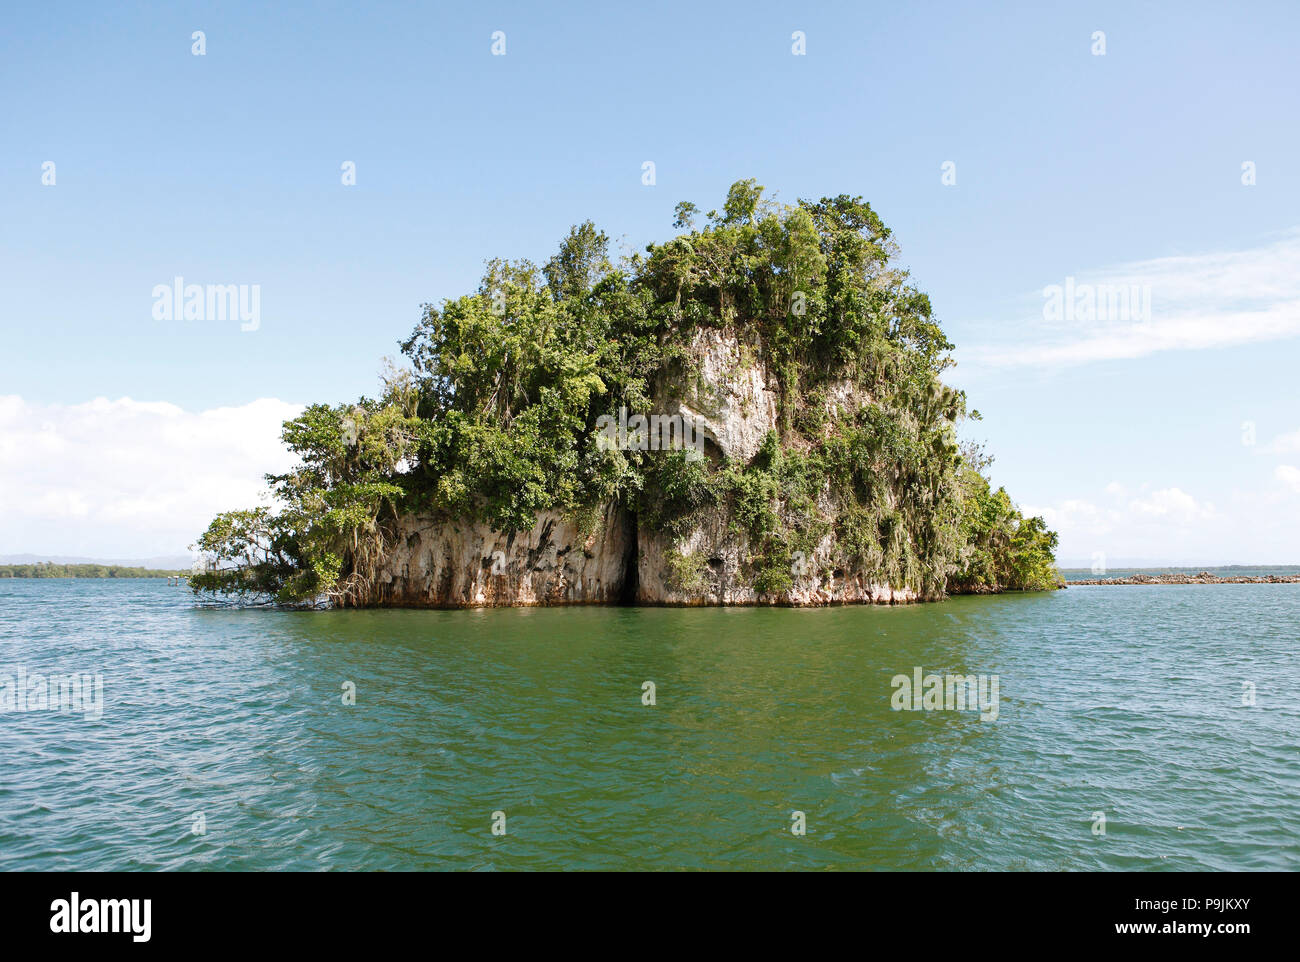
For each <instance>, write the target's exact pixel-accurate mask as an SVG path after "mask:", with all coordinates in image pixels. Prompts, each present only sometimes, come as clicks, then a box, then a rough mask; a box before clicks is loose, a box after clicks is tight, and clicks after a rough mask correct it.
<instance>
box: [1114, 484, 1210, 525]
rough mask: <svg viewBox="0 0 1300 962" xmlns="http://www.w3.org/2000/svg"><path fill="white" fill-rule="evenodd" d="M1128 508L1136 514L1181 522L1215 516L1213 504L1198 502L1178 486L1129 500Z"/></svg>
mask: <svg viewBox="0 0 1300 962" xmlns="http://www.w3.org/2000/svg"><path fill="white" fill-rule="evenodd" d="M1129 510H1130V511H1131V512H1133V513H1134V514H1136V515H1146V516H1152V517H1158V518H1168V519H1170V520H1171V521H1175V522H1178V523H1181V524H1190V523H1194V522H1198V521H1208V520H1210V519H1211V518H1214V517H1215V511H1214V505H1212V504H1210V503H1208V502H1205V503H1202V502H1199V501H1197V500H1196V499H1195V498H1193V497H1192V496H1191V495H1190V494H1188V493H1187V492H1186V491H1183V490H1181V489H1179V488H1162V489H1161V490H1159V491H1155V492H1153V493H1152V494H1150V495H1149V496H1148V497H1145V498H1139V499H1136V500H1133V501H1130V502H1129Z"/></svg>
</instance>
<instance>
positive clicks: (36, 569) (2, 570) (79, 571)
mask: <svg viewBox="0 0 1300 962" xmlns="http://www.w3.org/2000/svg"><path fill="white" fill-rule="evenodd" d="M188 575H189V572H188V571H161V570H158V569H155V568H127V567H124V566H122V565H94V564H71V565H69V564H53V563H51V562H49V561H38V562H36V563H35V564H22V565H0V578H175V577H177V576H180V577H187V576H188Z"/></svg>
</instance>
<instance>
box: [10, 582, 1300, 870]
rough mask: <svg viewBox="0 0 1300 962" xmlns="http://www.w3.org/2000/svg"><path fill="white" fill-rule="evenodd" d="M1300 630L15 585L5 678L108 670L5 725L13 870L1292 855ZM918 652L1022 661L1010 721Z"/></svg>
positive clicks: (1168, 600) (1086, 610)
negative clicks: (928, 695) (281, 599)
mask: <svg viewBox="0 0 1300 962" xmlns="http://www.w3.org/2000/svg"><path fill="white" fill-rule="evenodd" d="M1298 635H1300V585H1215V586H1160V587H1150V588H1147V587H1127V588H1123V589H1115V588H1105V587H1096V588H1088V587H1076V588H1071V589H1068V590H1066V591H1061V592H1055V593H1052V594H1041V595H1024V596H1017V597H973V598H957V599H954V600H952V601H949V602H946V603H943V604H938V605H923V606H913V607H904V608H893V609H888V608H856V607H855V608H837V609H825V610H811V611H798V610H780V609H778V610H767V609H711V610H702V609H693V610H691V609H688V610H679V609H630V608H627V609H617V608H604V609H597V608H587V609H534V610H527V609H524V610H494V611H451V612H441V611H386V612H300V613H289V612H274V611H265V610H260V611H237V610H218V609H202V608H197V607H195V606H194V604H193V602H192V599H191V596H190V594H189V592H188V590H186V589H184V588H176V587H168V586H167V585H166V584H165V582H163V581H159V580H141V581H115V582H103V581H21V580H15V581H3V582H0V675H3V674H4V673H9V674H10V675H14V674H15V673H16V671H17V670H18V668H20V667H22V668H24V669H25V670H26V671H27V672H29V673H34V672H42V673H51V672H89V673H94V672H99V673H102V676H103V696H104V711H103V716H102V717H101V718H98V719H95V718H89V719H88V718H86V717H84V713H83V714H71V713H60V712H56V711H49V710H46V711H26V712H19V711H16V710H12V711H7V712H4V713H0V869H347V868H358V869H453V868H454V869H521V868H535V869H542V868H579V869H591V868H652V869H675V868H692V869H698V868H728V869H781V868H802V869H822V868H832V869H834V868H839V869H1102V868H1106V869H1295V868H1300V805H1298V804H1297V798H1298V797H1300V753H1298V751H1297V736H1298V735H1300V681H1298V680H1297V679H1298V678H1300V672H1298V671H1297V669H1298V668H1300V655H1298V654H1297V644H1298V639H1297V636H1298ZM918 666H919V667H921V668H923V669H924V670H925V671H926V672H939V673H943V672H960V673H963V674H964V673H981V674H996V675H997V676H998V680H999V706H998V717H997V719H996V720H995V721H981V720H980V718H979V716H978V714H977V713H972V712H961V711H893V710H891V708H890V698H891V695H893V693H894V689H893V688H892V687H891V679H892V678H893V676H895V675H897V674H906V675H909V676H910V675H911V674H912V671H913V669H914V668H915V667H918ZM2 680H3V679H0V681H2ZM647 680H649V681H653V682H654V683H655V685H656V701H657V704H655V705H654V706H653V707H648V706H644V705H643V704H642V683H643V682H645V681H647ZM1247 681H1248V682H1253V683H1254V685H1255V686H1256V690H1255V697H1256V705H1255V706H1254V707H1248V706H1243V705H1242V691H1243V688H1242V682H1247ZM347 682H351V683H354V684H355V686H356V704H355V705H353V706H345V705H344V704H342V694H343V686H344V684H345V683H347ZM497 811H500V812H504V813H505V830H506V834H505V835H500V836H494V835H493V834H492V831H491V829H492V824H493V812H497ZM793 811H801V812H803V813H804V815H805V818H806V826H807V834H806V835H803V836H796V835H793V834H792V833H791V825H792V818H791V813H792V812H793ZM1096 812H1103V813H1104V814H1105V816H1106V834H1105V835H1097V834H1094V824H1095V814H1094V813H1096ZM199 815H201V816H202V825H201V827H202V829H203V832H204V833H203V834H195V833H194V831H193V829H194V827H195V825H196V824H198V823H197V820H196V816H199Z"/></svg>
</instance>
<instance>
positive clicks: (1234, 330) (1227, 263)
mask: <svg viewBox="0 0 1300 962" xmlns="http://www.w3.org/2000/svg"><path fill="white" fill-rule="evenodd" d="M1076 281H1077V284H1078V285H1093V286H1101V285H1105V286H1107V287H1113V288H1116V289H1123V290H1129V289H1133V288H1139V289H1140V288H1149V289H1150V292H1151V315H1150V318H1149V319H1147V320H1115V319H1110V320H1089V321H1070V322H1061V321H1047V320H1044V319H1043V316H1042V307H1043V298H1042V296H1041V294H1040V293H1036V294H1034V295H1033V301H1034V307H1033V308H1031V310H1032V311H1033V312H1034V313H1033V314H1032V315H1031V317H1030V319H1029V320H1027V321H1026V322H1024V323H1021V324H1016V325H1014V326H1013V328H1014V331H1015V339H1014V340H1008V341H1003V342H1000V343H988V344H983V345H976V346H974V347H972V348H971V349H969V350H964V351H962V352H960V359H961V360H962V361H963V362H964V363H969V364H973V365H978V366H989V367H1005V366H1013V365H1026V364H1027V365H1040V366H1053V365H1054V366H1063V365H1074V364H1086V363H1088V362H1091V361H1105V360H1120V359H1130V358H1137V357H1143V356H1145V355H1149V354H1154V353H1156V352H1159V351H1174V350H1203V349H1206V348H1221V347H1228V346H1231V345H1236V344H1248V343H1254V342H1261V341H1275V340H1281V339H1284V338H1291V337H1296V336H1298V335H1300V230H1296V231H1292V232H1288V233H1287V234H1286V235H1284V236H1283V237H1281V238H1280V239H1278V240H1275V241H1273V242H1270V243H1266V244H1262V245H1260V246H1257V247H1254V248H1249V249H1246V250H1239V251H1219V252H1213V253H1206V254H1190V255H1181V256H1176V257H1160V258H1154V259H1152V260H1146V261H1138V262H1134V263H1130V264H1122V265H1117V266H1115V267H1112V268H1107V269H1103V270H1098V271H1092V272H1088V273H1086V274H1083V273H1081V274H1080V275H1079V276H1078V277H1077V278H1076ZM1061 283H1062V280H1061V279H1047V280H1046V281H1045V282H1044V286H1047V285H1049V284H1056V285H1060V284H1061ZM1001 326H1003V327H1005V326H1006V325H1001Z"/></svg>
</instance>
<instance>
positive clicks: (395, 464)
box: [191, 181, 1060, 607]
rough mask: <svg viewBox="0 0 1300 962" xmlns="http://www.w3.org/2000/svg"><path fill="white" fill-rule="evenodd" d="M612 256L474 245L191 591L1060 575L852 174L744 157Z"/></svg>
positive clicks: (658, 598) (854, 586)
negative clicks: (841, 183)
mask: <svg viewBox="0 0 1300 962" xmlns="http://www.w3.org/2000/svg"><path fill="white" fill-rule="evenodd" d="M676 213H677V218H676V221H675V225H674V226H675V227H676V228H677V229H678V230H679V231H681V233H680V234H679V235H678V236H676V237H674V238H672V239H671V240H669V241H666V242H665V243H662V244H651V245H649V246H648V247H647V248H646V251H645V253H644V254H636V255H633V256H628V257H624V258H622V259H621V260H620V261H619V262H618V263H614V262H612V261H611V259H610V255H609V250H608V238H607V236H606V235H605V234H604V233H602V232H600V231H598V230H597V229H596V228H595V226H594V225H593V224H591V223H590V222H587V223H583V224H581V225H579V226H577V227H574V228H573V229H572V230H571V232H570V233H569V235H568V236H567V237H566V238H565V239H564V241H563V242H562V243H561V244H560V248H559V251H558V252H557V253H556V254H555V255H554V256H553V257H552V258H550V260H549V261H547V262H546V263H545V264H544V265H543V266H541V267H538V266H537V265H535V264H533V263H531V262H528V261H511V262H507V261H501V260H493V261H490V262H489V263H488V264H487V269H486V272H485V274H484V276H483V279H482V282H481V284H480V287H479V289H478V291H477V292H475V293H473V294H469V295H466V296H463V297H460V298H457V299H450V300H446V301H444V302H442V303H441V304H439V305H432V304H429V305H425V306H424V309H423V317H422V318H421V320H420V322H419V324H418V326H417V327H416V329H415V330H414V332H413V333H412V334H411V336H410V337H409V338H408V339H407V340H406V341H404V342H403V343H402V345H401V348H402V353H403V355H404V356H405V366H402V367H399V366H397V365H395V364H390V365H389V369H388V371H387V372H386V374H385V376H384V384H383V390H382V392H381V394H380V396H379V397H377V398H364V397H363V398H361V399H360V400H358V401H357V402H355V403H351V404H338V405H326V404H317V405H313V406H311V407H309V408H308V409H307V410H306V411H305V412H304V413H303V414H302V416H301V417H299V418H296V419H294V420H292V421H289V422H286V424H285V426H284V432H283V439H284V442H285V443H286V444H287V445H288V446H289V448H290V449H291V450H292V451H293V452H294V453H295V454H297V455H298V457H299V459H300V464H299V465H298V467H296V468H295V469H294V470H292V471H290V472H289V473H287V474H285V475H278V476H271V477H268V479H267V480H268V484H269V486H270V493H271V495H272V505H271V506H270V507H263V508H256V509H249V510H240V511H231V512H227V513H225V514H222V515H220V516H218V517H217V518H216V519H215V520H214V521H213V522H212V524H211V526H210V527H209V528H208V530H207V532H206V533H205V534H204V535H203V536H202V538H201V539H200V541H199V543H198V545H197V547H198V548H199V549H200V550H201V551H202V552H203V554H204V557H205V558H206V559H207V560H206V567H205V570H204V571H202V572H201V573H198V574H196V575H195V576H194V577H193V578H192V579H191V586H192V587H193V588H194V590H195V591H196V592H214V593H221V594H233V595H238V596H243V597H250V596H251V597H255V598H260V599H263V600H271V601H274V602H275V603H279V604H310V603H320V602H322V601H323V602H326V603H329V604H333V605H339V606H411V607H473V606H495V605H562V604H629V603H630V604H663V605H752V604H779V605H829V604H846V603H902V602H914V601H923V600H937V599H940V598H943V597H944V596H945V595H946V594H950V593H959V592H996V591H1005V590H1035V589H1049V588H1054V587H1057V586H1059V584H1060V577H1059V575H1058V574H1057V572H1056V569H1055V562H1054V558H1053V551H1054V549H1055V546H1056V535H1055V534H1054V533H1053V532H1050V531H1048V530H1047V529H1046V526H1045V525H1044V523H1043V521H1042V519H1040V518H1026V517H1022V516H1021V514H1020V512H1019V511H1018V509H1017V508H1016V507H1015V505H1014V504H1013V503H1012V501H1011V499H1010V497H1009V496H1008V495H1007V493H1006V492H1005V491H1004V490H1002V489H1000V488H999V489H997V490H993V488H992V486H991V484H990V483H989V481H988V479H987V476H986V470H987V466H988V463H989V459H988V458H987V457H986V456H985V455H984V454H983V451H982V449H981V448H980V447H979V446H976V445H971V444H967V445H965V446H963V445H961V444H959V442H958V440H957V428H958V426H959V425H960V424H961V423H962V421H963V420H964V419H966V418H967V417H972V418H978V413H977V412H971V413H970V414H969V415H968V413H967V406H966V397H965V395H964V393H963V392H961V391H957V390H954V389H952V388H950V387H948V386H947V385H945V384H944V383H943V381H942V379H941V375H942V373H943V372H944V371H945V370H946V369H947V368H948V367H950V366H951V364H952V363H953V362H952V359H951V350H952V345H951V344H950V343H949V341H948V340H947V339H946V337H945V336H944V334H943V332H942V330H941V328H940V327H939V325H938V323H937V321H936V320H935V318H934V316H933V312H932V309H931V305H930V301H929V298H928V297H927V296H926V295H925V294H923V293H921V292H920V291H918V290H916V289H915V288H914V287H913V286H912V285H911V284H910V283H909V281H908V276H907V274H906V272H904V271H902V270H900V269H899V268H898V267H897V266H896V253H897V252H896V250H895V246H894V244H893V242H892V240H891V236H890V232H889V230H888V229H887V228H886V227H885V226H884V225H883V224H882V223H881V222H880V219H879V218H878V217H877V215H876V214H875V212H874V211H873V210H872V209H871V207H870V205H868V204H867V203H865V202H864V201H863V200H862V199H861V198H854V197H849V196H846V195H840V196H837V197H833V198H822V199H821V200H818V201H806V200H802V201H799V202H798V203H796V204H794V205H791V206H787V205H779V204H776V203H773V202H770V201H767V200H765V199H764V197H763V188H762V187H759V186H758V185H757V184H755V183H754V182H753V181H741V182H738V183H736V184H734V185H733V186H732V188H731V190H730V192H729V193H728V195H727V198H726V201H725V203H724V205H723V207H722V209H721V211H709V212H708V213H707V215H703V221H704V223H703V225H702V226H701V227H698V228H697V227H696V226H695V222H696V221H697V220H699V219H701V214H700V212H699V211H698V210H697V208H696V207H695V205H694V204H690V203H682V204H679V205H678V206H677V211H676Z"/></svg>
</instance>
